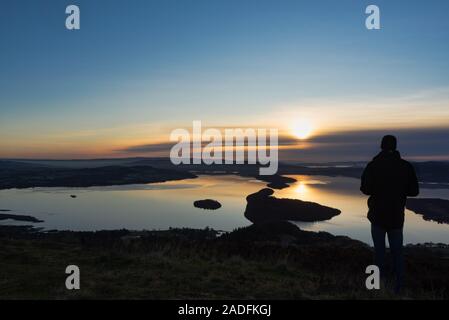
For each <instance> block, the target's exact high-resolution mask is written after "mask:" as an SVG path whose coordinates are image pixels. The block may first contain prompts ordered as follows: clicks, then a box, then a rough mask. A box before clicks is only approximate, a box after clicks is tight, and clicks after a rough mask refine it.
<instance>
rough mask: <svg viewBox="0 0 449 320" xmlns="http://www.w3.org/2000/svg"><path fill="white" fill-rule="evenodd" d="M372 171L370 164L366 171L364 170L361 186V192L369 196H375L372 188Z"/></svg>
mask: <svg viewBox="0 0 449 320" xmlns="http://www.w3.org/2000/svg"><path fill="white" fill-rule="evenodd" d="M371 171H372V168H371V164H370V163H368V165H367V166H366V168H365V170H363V173H362V179H361V184H360V191H362V192H363V193H364V194H366V195H367V196H370V195H372V194H373V187H372V185H373V181H372V179H373V177H372V172H371Z"/></svg>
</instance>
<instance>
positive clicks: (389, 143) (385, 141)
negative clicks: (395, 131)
mask: <svg viewBox="0 0 449 320" xmlns="http://www.w3.org/2000/svg"><path fill="white" fill-rule="evenodd" d="M397 145H398V142H397V140H396V137H395V136H392V135H386V136H384V137H383V138H382V143H381V144H380V148H381V149H382V151H396V147H397Z"/></svg>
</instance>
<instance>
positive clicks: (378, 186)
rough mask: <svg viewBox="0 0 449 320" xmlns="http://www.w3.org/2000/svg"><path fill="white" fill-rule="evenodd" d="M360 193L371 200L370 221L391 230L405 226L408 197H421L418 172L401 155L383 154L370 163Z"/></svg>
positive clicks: (363, 177)
mask: <svg viewBox="0 0 449 320" xmlns="http://www.w3.org/2000/svg"><path fill="white" fill-rule="evenodd" d="M360 190H361V191H362V192H363V193H364V194H366V195H369V196H370V197H369V199H368V208H369V210H368V219H369V220H370V221H371V223H372V224H375V225H378V226H380V227H383V228H385V229H387V230H391V229H400V228H402V227H403V226H404V207H405V202H406V200H407V196H410V197H415V196H417V195H418V194H419V186H418V179H417V177H416V173H415V169H414V168H413V166H412V165H411V164H410V163H409V162H407V161H405V160H403V159H402V158H401V155H400V154H399V152H397V151H382V152H381V153H379V154H378V155H377V156H375V157H374V158H373V160H372V161H371V162H370V163H368V165H367V166H366V168H365V170H364V172H363V174H362V183H361V186H360Z"/></svg>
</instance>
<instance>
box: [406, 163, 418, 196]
mask: <svg viewBox="0 0 449 320" xmlns="http://www.w3.org/2000/svg"><path fill="white" fill-rule="evenodd" d="M408 171H409V174H408V181H407V196H408V197H416V196H417V195H418V194H419V183H418V177H417V176H416V171H415V168H414V167H413V166H412V165H411V164H409V170H408Z"/></svg>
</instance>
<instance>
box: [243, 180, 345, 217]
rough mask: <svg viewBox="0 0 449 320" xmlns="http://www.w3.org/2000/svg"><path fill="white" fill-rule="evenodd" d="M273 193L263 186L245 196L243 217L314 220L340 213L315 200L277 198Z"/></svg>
mask: <svg viewBox="0 0 449 320" xmlns="http://www.w3.org/2000/svg"><path fill="white" fill-rule="evenodd" d="M273 193H274V191H273V190H272V189H269V188H264V189H262V190H260V191H258V192H256V193H253V194H250V195H249V196H248V197H246V201H247V205H246V209H245V217H246V218H247V219H248V220H249V221H251V222H252V223H261V222H267V221H279V220H291V221H303V222H316V221H323V220H329V219H331V218H333V217H334V216H337V215H339V214H340V213H341V211H340V210H338V209H335V208H331V207H326V206H322V205H320V204H318V203H315V202H309V201H302V200H297V199H278V198H275V197H273V196H272V195H273Z"/></svg>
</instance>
